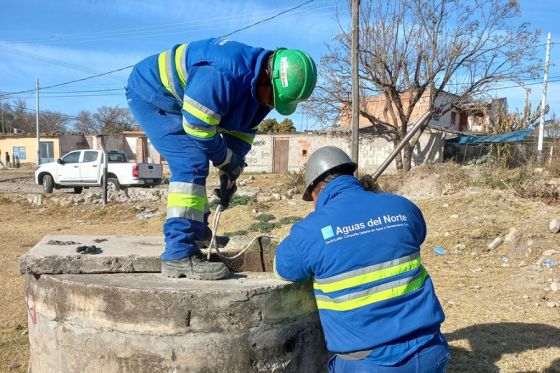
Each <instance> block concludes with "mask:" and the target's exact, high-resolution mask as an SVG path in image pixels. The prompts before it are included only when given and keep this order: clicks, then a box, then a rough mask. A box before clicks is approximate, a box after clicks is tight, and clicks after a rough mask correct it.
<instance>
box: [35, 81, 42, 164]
mask: <svg viewBox="0 0 560 373" xmlns="http://www.w3.org/2000/svg"><path fill="white" fill-rule="evenodd" d="M35 124H36V127H37V166H39V165H40V164H41V139H40V137H39V136H40V135H39V79H37V81H36V82H35Z"/></svg>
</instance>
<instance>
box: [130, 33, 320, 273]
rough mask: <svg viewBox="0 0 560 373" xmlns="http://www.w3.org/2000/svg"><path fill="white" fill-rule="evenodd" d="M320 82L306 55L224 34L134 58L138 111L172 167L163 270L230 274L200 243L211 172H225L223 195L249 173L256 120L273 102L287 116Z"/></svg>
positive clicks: (205, 232)
mask: <svg viewBox="0 0 560 373" xmlns="http://www.w3.org/2000/svg"><path fill="white" fill-rule="evenodd" d="M316 79H317V71H316V67H315V63H314V62H313V60H312V59H311V57H309V55H307V54H306V53H305V52H302V51H299V50H293V49H285V48H278V49H276V50H275V51H270V50H266V49H262V48H255V47H251V46H248V45H244V44H241V43H238V42H234V41H230V40H223V39H207V40H200V41H194V42H191V43H188V44H180V45H176V46H174V47H173V48H171V49H170V50H168V51H165V52H163V53H160V54H156V55H153V56H151V57H148V58H146V59H144V60H143V61H141V62H140V63H138V64H137V65H136V66H135V67H134V69H133V71H132V73H131V75H130V78H129V80H128V87H127V99H128V105H129V107H130V110H131V111H132V114H133V115H134V117H135V118H136V120H137V121H138V123H139V124H140V126H141V127H142V128H143V129H144V131H145V132H146V135H147V136H148V137H149V139H150V141H151V143H152V144H153V146H154V147H155V148H156V149H157V151H158V152H159V153H160V154H161V155H162V156H163V157H165V159H166V160H167V161H168V164H169V168H170V171H171V179H170V183H169V195H168V201H167V220H166V222H165V224H164V226H163V233H164V235H165V251H164V252H163V254H162V255H161V259H162V273H164V274H165V275H167V276H169V277H183V276H184V277H188V278H192V279H201V280H217V279H220V278H224V277H226V276H227V275H228V274H229V270H228V269H227V267H226V266H225V265H224V264H223V263H219V262H218V263H214V262H209V261H207V260H206V259H205V258H204V256H203V255H201V253H200V250H199V247H198V245H197V241H199V242H200V241H205V240H206V241H209V239H210V237H211V235H212V233H211V231H210V229H209V228H208V215H209V209H208V199H207V195H206V188H205V185H206V178H207V176H208V168H209V162H212V164H213V165H214V166H215V167H217V168H218V169H219V170H220V183H221V185H220V197H224V198H225V199H226V200H229V198H231V195H232V194H233V193H234V192H235V188H231V185H232V184H233V182H235V180H236V179H237V178H238V177H239V175H240V174H241V172H242V171H243V168H244V165H245V162H244V157H245V155H246V154H247V153H248V152H249V150H250V149H251V145H252V142H253V138H254V136H255V133H256V132H257V126H258V125H259V123H260V122H261V121H262V120H263V119H264V117H265V116H266V115H267V114H268V113H269V112H270V111H271V110H272V109H273V108H275V109H276V110H277V111H278V112H279V113H280V114H283V115H289V114H292V113H293V112H294V111H295V110H296V106H297V104H298V103H299V102H301V101H303V100H305V99H307V98H308V97H309V96H310V95H311V92H312V91H313V88H314V87H315V82H316Z"/></svg>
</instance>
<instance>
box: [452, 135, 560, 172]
mask: <svg viewBox="0 0 560 373" xmlns="http://www.w3.org/2000/svg"><path fill="white" fill-rule="evenodd" d="M444 160H447V161H449V160H452V161H454V162H456V163H459V164H465V165H480V164H485V163H495V164H498V165H500V166H503V167H507V168H515V167H521V166H536V162H537V141H536V139H535V138H533V137H528V138H526V139H525V140H524V141H521V142H506V143H466V144H459V143H456V142H451V141H447V142H446V143H445V151H444ZM541 166H542V167H543V168H558V167H560V137H556V138H547V139H545V141H544V142H543V151H542V160H541Z"/></svg>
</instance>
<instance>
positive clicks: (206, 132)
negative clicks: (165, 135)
mask: <svg viewBox="0 0 560 373" xmlns="http://www.w3.org/2000/svg"><path fill="white" fill-rule="evenodd" d="M183 129H184V130H185V132H186V133H188V134H189V135H191V136H194V137H199V138H201V139H209V138H211V137H214V136H216V133H217V132H218V131H217V130H216V128H204V127H200V129H198V128H196V127H195V126H191V125H189V124H188V123H185V122H183Z"/></svg>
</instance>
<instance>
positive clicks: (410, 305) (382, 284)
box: [274, 175, 449, 373]
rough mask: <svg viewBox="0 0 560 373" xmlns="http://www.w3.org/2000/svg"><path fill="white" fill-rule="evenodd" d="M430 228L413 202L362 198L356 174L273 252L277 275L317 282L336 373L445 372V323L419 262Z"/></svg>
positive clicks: (334, 185) (326, 193)
mask: <svg viewBox="0 0 560 373" xmlns="http://www.w3.org/2000/svg"><path fill="white" fill-rule="evenodd" d="M425 237H426V224H425V222H424V218H423V216H422V213H421V212H420V210H419V209H418V208H417V207H416V206H415V205H414V204H413V203H412V202H410V201H409V200H407V199H406V198H403V197H400V196H397V195H393V194H388V193H372V192H368V191H365V190H364V189H363V188H362V187H361V185H360V183H359V182H358V180H357V179H356V178H355V177H353V176H349V175H342V176H338V177H336V178H335V179H334V180H332V181H331V182H329V183H328V184H327V185H326V186H325V188H324V189H323V190H322V191H321V193H320V194H319V198H318V200H317V204H316V208H315V211H314V212H313V213H311V214H310V215H309V216H307V217H306V218H305V219H303V220H302V221H300V222H298V223H297V224H295V225H294V226H293V227H292V230H291V232H290V235H289V236H288V237H287V238H286V239H285V240H284V241H282V242H281V244H280V245H279V246H278V248H277V250H276V256H275V262H274V271H275V273H276V274H277V276H278V277H280V278H282V279H286V280H288V281H306V280H308V279H310V278H313V282H314V292H315V298H316V301H317V307H318V309H319V316H320V318H321V324H322V326H323V331H324V335H325V339H326V342H327V348H328V350H329V351H331V352H334V353H335V355H334V357H333V359H332V360H331V361H330V363H329V369H330V371H331V372H337V373H338V372H377V371H379V372H397V371H398V372H415V373H416V372H443V371H444V369H445V367H446V365H447V360H448V358H449V352H448V347H447V343H446V341H445V339H444V337H443V335H442V334H441V333H440V325H441V323H442V322H443V320H444V318H445V316H444V313H443V310H442V308H441V305H440V303H439V301H438V299H437V297H436V294H435V291H434V287H433V284H432V280H431V278H430V276H429V275H428V273H427V272H426V269H425V268H424V267H423V266H422V265H421V260H420V245H421V244H422V242H423V241H424V239H425Z"/></svg>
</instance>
